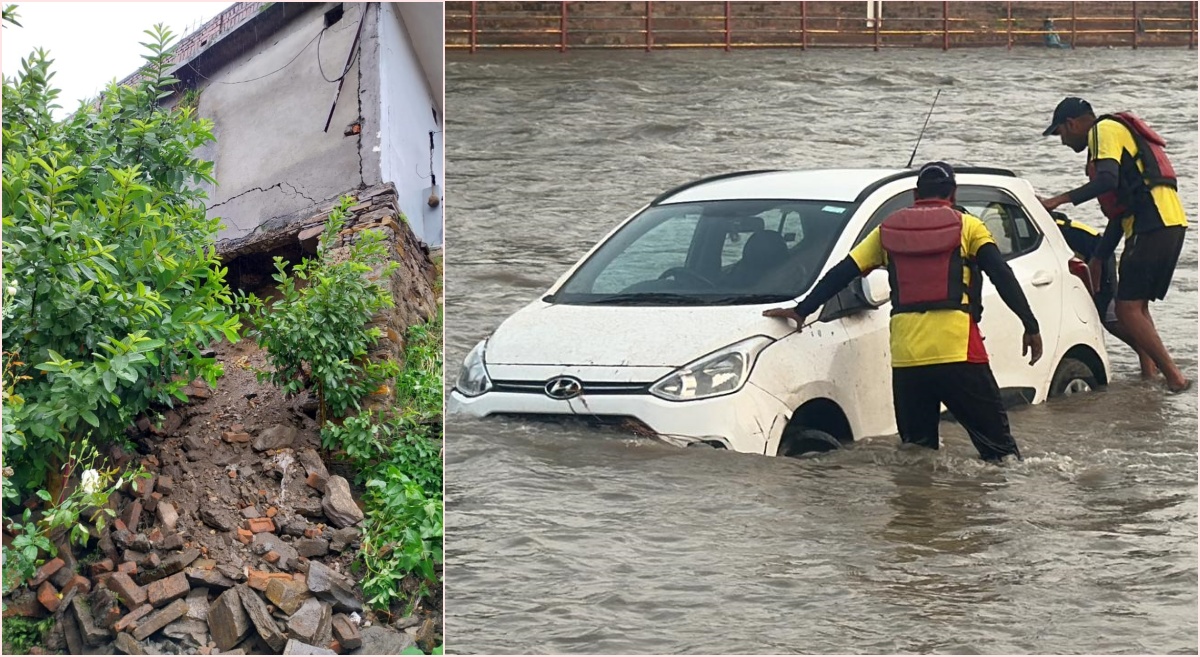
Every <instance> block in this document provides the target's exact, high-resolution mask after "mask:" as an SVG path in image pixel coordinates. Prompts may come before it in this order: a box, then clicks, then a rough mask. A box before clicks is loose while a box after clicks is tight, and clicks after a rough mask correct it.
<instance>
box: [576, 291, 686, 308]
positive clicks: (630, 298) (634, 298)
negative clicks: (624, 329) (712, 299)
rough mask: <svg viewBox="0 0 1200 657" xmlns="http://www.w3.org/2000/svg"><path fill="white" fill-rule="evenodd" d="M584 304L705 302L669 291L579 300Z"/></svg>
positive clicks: (638, 304)
mask: <svg viewBox="0 0 1200 657" xmlns="http://www.w3.org/2000/svg"><path fill="white" fill-rule="evenodd" d="M578 303H579V304H580V305H584V306H603V305H610V304H611V305H617V306H694V305H700V304H703V303H705V300H704V299H703V298H702V297H694V296H688V295H685V294H673V293H670V292H630V293H628V294H610V295H608V296H603V297H598V298H595V299H587V300H580V301H579V302H578Z"/></svg>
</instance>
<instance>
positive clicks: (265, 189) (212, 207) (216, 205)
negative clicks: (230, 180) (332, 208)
mask: <svg viewBox="0 0 1200 657" xmlns="http://www.w3.org/2000/svg"><path fill="white" fill-rule="evenodd" d="M284 185H287V186H288V187H291V188H292V191H293V192H294V193H295V194H296V195H297V196H302V197H304V198H305V199H306V200H307V201H308V202H309V203H312V204H314V205H315V204H316V203H317V202H318V201H317V200H316V199H314V198H313V197H311V196H309V195H308V194H305V193H304V192H302V191H300V189H299V188H297V187H296V186H295V185H293V184H292V183H290V182H287V181H286V180H285V181H281V182H277V183H275V184H274V185H271V186H270V187H251V188H250V189H247V190H246V191H244V192H242V193H240V194H235V195H233V196H230V197H229V198H227V199H225V200H224V201H221V202H220V203H214V204H213V205H210V206H208V207H207V208H205V210H210V211H211V210H215V209H216V208H219V207H221V206H222V205H225V204H226V203H232V202H233V201H236V200H237V199H239V198H241V197H243V196H245V195H246V194H249V193H250V192H269V191H271V190H272V189H278V190H279V191H281V192H282V191H283V186H284ZM234 223H235V225H236V223H237V222H234Z"/></svg>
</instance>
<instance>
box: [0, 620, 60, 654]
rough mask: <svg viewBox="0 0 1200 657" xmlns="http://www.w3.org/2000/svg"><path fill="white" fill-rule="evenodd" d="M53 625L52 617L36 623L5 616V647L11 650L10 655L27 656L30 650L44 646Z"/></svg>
mask: <svg viewBox="0 0 1200 657" xmlns="http://www.w3.org/2000/svg"><path fill="white" fill-rule="evenodd" d="M53 625H54V617H53V616H47V617H46V618H43V619H41V620H36V621H35V620H32V619H29V618H21V617H19V616H13V617H11V618H10V617H7V616H6V617H5V618H4V643H5V644H7V645H6V647H8V648H11V649H12V652H11V653H10V654H15V655H28V654H29V649H30V648H32V647H34V646H41V645H45V643H46V633H47V632H49V631H50V628H51V626H53ZM5 652H8V651H5Z"/></svg>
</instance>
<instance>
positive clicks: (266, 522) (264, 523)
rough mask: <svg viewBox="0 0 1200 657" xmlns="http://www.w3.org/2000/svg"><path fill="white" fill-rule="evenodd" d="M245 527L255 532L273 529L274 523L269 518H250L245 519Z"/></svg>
mask: <svg viewBox="0 0 1200 657" xmlns="http://www.w3.org/2000/svg"><path fill="white" fill-rule="evenodd" d="M246 529H249V530H250V531H251V532H253V533H255V534H261V533H262V532H273V531H275V523H274V522H271V519H270V518H251V519H250V520H247V521H246Z"/></svg>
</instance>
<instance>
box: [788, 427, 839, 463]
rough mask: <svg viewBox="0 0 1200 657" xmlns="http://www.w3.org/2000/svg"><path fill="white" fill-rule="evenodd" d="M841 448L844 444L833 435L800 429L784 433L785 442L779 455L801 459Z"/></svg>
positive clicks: (817, 430)
mask: <svg viewBox="0 0 1200 657" xmlns="http://www.w3.org/2000/svg"><path fill="white" fill-rule="evenodd" d="M841 448H842V442H841V441H840V440H838V439H837V438H835V437H834V436H833V435H832V434H829V433H826V432H824V431H821V430H819V429H800V430H799V431H789V432H785V433H784V437H783V442H782V443H781V444H780V445H779V455H780V456H788V457H791V458H800V457H802V456H807V455H811V454H823V453H825V452H831V451H833V450H835V449H841Z"/></svg>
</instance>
